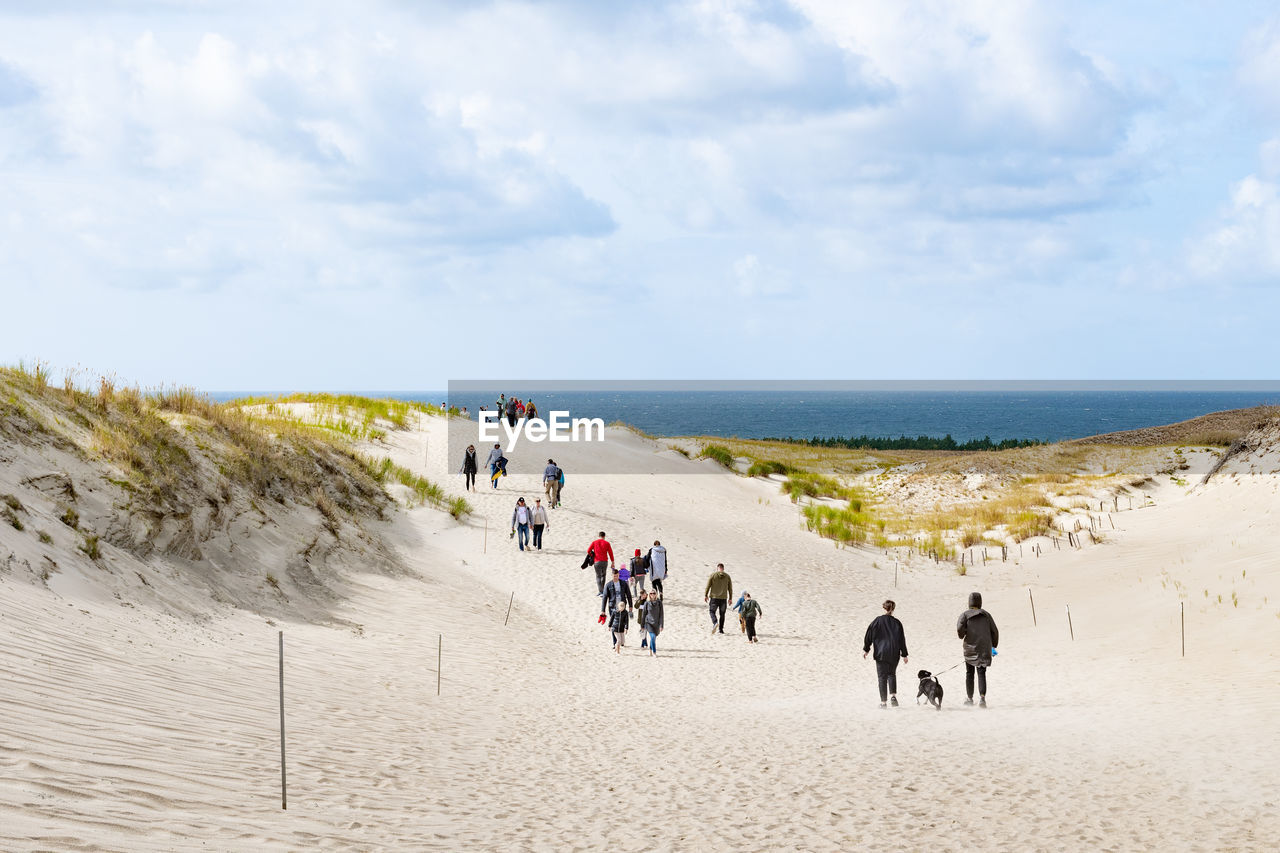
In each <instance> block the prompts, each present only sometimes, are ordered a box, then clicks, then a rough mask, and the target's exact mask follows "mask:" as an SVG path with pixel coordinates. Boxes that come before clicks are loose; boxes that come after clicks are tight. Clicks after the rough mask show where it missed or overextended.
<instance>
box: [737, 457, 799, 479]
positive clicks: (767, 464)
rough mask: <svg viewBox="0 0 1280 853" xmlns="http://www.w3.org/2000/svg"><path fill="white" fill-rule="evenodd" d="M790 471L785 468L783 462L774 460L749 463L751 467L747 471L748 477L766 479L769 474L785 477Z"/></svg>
mask: <svg viewBox="0 0 1280 853" xmlns="http://www.w3.org/2000/svg"><path fill="white" fill-rule="evenodd" d="M790 471H791V469H790V468H789V467H787V464H786V463H785V462H778V461H776V460H765V461H761V460H756V461H754V462H752V463H751V467H750V468H748V469H747V476H748V477H768V476H770V475H771V474H782V475H786V474H787V473H789V472H790Z"/></svg>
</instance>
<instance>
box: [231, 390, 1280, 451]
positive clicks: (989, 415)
mask: <svg viewBox="0 0 1280 853" xmlns="http://www.w3.org/2000/svg"><path fill="white" fill-rule="evenodd" d="M515 384H516V383H513V386H514V385H515ZM334 393H350V394H357V395H359V396H367V397H384V398H390V399H397V400H407V401H413V402H425V403H432V404H435V405H439V404H441V403H446V402H447V403H448V404H449V405H451V406H457V407H464V406H465V407H466V408H467V410H468V414H469V415H470V416H471V417H472V418H474V417H475V416H476V412H478V411H479V410H480V409H481V408H482V407H483V406H489V407H492V404H493V402H494V400H493V399H490V398H491V397H495V396H496V395H493V394H487V393H480V392H459V391H457V390H454V391H453V392H452V394H450V392H448V391H444V390H428V391H348V392H334ZM512 393H513V394H515V395H516V396H519V397H521V398H522V399H533V400H534V401H535V402H536V403H537V405H538V408H539V410H540V411H541V412H542V413H544V414H545V413H546V412H549V411H551V410H552V409H558V410H564V411H568V412H569V413H570V414H571V415H572V416H573V417H590V418H595V417H598V418H602V419H603V420H604V421H605V422H606V423H614V422H622V423H625V424H628V425H630V426H633V427H636V428H637V429H640V430H643V431H645V432H648V433H652V434H654V435H658V436H663V437H671V436H681V435H708V436H718V437H725V438H729V437H737V438H754V439H760V438H798V439H808V438H835V437H841V436H843V437H848V438H853V437H858V436H864V435H865V436H871V437H875V438H881V437H890V438H896V437H898V436H908V437H917V436H929V437H932V438H941V437H943V436H947V435H950V436H951V437H952V438H954V439H955V440H956V441H959V442H964V441H970V440H980V439H982V438H990V439H991V440H992V441H1002V440H1006V439H1020V440H1027V439H1032V440H1038V441H1064V440H1068V439H1073V438H1084V437H1087V436H1091V435H1098V434H1101V433H1107V432H1118V431H1123V430H1132V429H1141V428H1144V427H1151V426H1161V425H1164V424H1169V423H1176V422H1178V421H1184V420H1188V419H1190V418H1194V417H1199V416H1200V415H1205V414H1209V413H1210V412H1218V411H1223V410H1227V409H1241V408H1249V407H1252V406H1261V405H1277V404H1280V391H1276V390H1224V391H1202V390H1173V391H1169V390H1113V389H1105V390H1014V391H1009V390H993V391H984V390H956V391H947V390H926V391H918V390H887V391H886V390H874V391H871V390H821V389H816V390H815V389H808V390H798V391H785V390H709V391H701V390H672V391H632V390H620V391H599V390H592V391H564V390H549V391H545V392H538V391H537V390H525V391H521V390H513V391H512ZM209 396H210V397H211V398H212V399H214V400H218V401H221V402H225V401H228V400H233V399H237V398H241V397H245V396H279V395H278V394H271V393H267V394H263V393H262V392H256V393H255V394H253V395H250V394H248V393H242V392H217V393H211V394H210V395H209Z"/></svg>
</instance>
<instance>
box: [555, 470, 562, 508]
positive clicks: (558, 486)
mask: <svg viewBox="0 0 1280 853" xmlns="http://www.w3.org/2000/svg"><path fill="white" fill-rule="evenodd" d="M563 495H564V469H563V468H561V469H560V477H559V479H557V480H556V507H557V508H558V507H560V506H561V505H562V504H563V501H561V500H560V498H561V497H562V496H563Z"/></svg>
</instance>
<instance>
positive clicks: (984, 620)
mask: <svg viewBox="0 0 1280 853" xmlns="http://www.w3.org/2000/svg"><path fill="white" fill-rule="evenodd" d="M956 633H957V634H959V635H960V639H961V640H963V641H964V689H965V692H966V693H967V694H968V696H969V698H968V699H965V700H964V704H966V705H972V704H973V673H974V670H977V673H978V697H979V699H978V704H979V705H980V706H981V707H983V708H985V707H987V667H989V666H991V650H992V649H994V648H997V647H998V646H999V645H1000V630H999V629H998V628H996V620H994V619H992V618H991V614H990V613H988V612H987V611H985V610H983V609H982V593H980V592H971V593H969V609H968V610H966V611H965V612H963V613H961V614H960V618H959V619H958V620H956Z"/></svg>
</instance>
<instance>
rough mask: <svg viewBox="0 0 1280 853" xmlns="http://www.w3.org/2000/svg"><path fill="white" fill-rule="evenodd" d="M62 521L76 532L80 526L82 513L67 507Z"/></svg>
mask: <svg viewBox="0 0 1280 853" xmlns="http://www.w3.org/2000/svg"><path fill="white" fill-rule="evenodd" d="M61 521H62V523H63V524H65V525H66V526H67V527H70V528H71V529H72V530H75V529H76V528H77V527H79V526H80V513H78V512H76V511H75V510H74V509H72V508H71V507H67V511H66V512H64V513H63V514H62V518H61Z"/></svg>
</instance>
